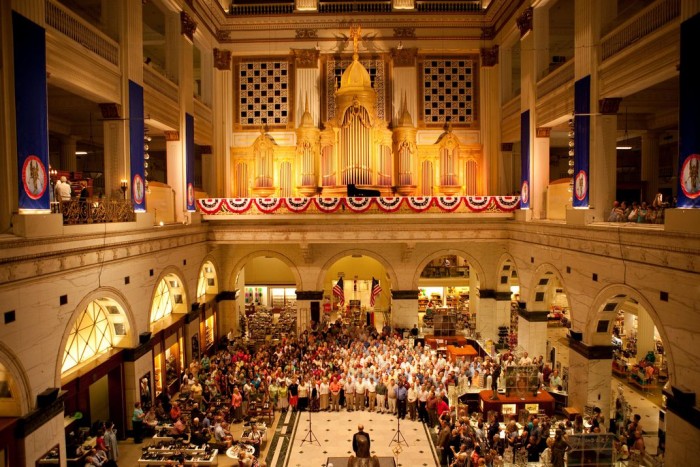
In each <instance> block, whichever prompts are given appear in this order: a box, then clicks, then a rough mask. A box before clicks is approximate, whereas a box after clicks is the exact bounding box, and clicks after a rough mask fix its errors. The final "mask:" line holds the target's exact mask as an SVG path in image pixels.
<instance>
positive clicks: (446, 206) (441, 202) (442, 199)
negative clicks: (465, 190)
mask: <svg viewBox="0 0 700 467" xmlns="http://www.w3.org/2000/svg"><path fill="white" fill-rule="evenodd" d="M460 204H462V197H461V196H436V197H435V206H438V207H439V208H440V209H442V210H443V211H447V212H453V211H456V210H457V208H458V207H459V205H460Z"/></svg>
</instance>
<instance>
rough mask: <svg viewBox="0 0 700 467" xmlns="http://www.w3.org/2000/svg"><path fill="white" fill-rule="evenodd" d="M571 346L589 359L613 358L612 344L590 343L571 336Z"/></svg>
mask: <svg viewBox="0 0 700 467" xmlns="http://www.w3.org/2000/svg"><path fill="white" fill-rule="evenodd" d="M569 348H570V349H571V350H573V351H574V352H576V353H577V354H579V355H581V356H582V357H584V358H587V359H588V360H612V355H613V346H612V345H588V344H584V343H583V342H581V341H579V340H577V339H574V338H573V337H571V336H569Z"/></svg>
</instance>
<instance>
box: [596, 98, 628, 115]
mask: <svg viewBox="0 0 700 467" xmlns="http://www.w3.org/2000/svg"><path fill="white" fill-rule="evenodd" d="M620 102H622V98H621V97H604V98H603V99H600V100H599V101H598V112H600V113H602V114H603V115H615V114H616V113H617V111H618V110H619V109H620Z"/></svg>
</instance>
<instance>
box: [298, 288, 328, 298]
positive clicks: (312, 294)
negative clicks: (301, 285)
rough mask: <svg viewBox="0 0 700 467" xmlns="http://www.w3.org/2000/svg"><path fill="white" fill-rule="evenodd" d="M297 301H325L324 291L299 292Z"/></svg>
mask: <svg viewBox="0 0 700 467" xmlns="http://www.w3.org/2000/svg"><path fill="white" fill-rule="evenodd" d="M297 300H323V290H297Z"/></svg>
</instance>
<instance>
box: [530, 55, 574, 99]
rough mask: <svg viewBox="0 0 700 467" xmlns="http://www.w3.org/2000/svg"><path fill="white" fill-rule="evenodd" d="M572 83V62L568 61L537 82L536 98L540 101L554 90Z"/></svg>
mask: <svg viewBox="0 0 700 467" xmlns="http://www.w3.org/2000/svg"><path fill="white" fill-rule="evenodd" d="M573 81H574V61H573V60H569V61H568V62H566V63H564V64H563V65H562V66H560V67H559V68H557V69H556V70H554V71H553V72H551V73H550V74H548V75H547V76H545V77H544V78H542V79H541V80H539V82H538V83H537V98H538V99H541V98H542V97H543V96H546V95H547V94H549V93H550V92H552V91H554V90H555V89H559V88H560V87H562V86H563V85H565V84H566V83H573Z"/></svg>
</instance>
